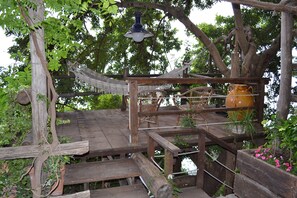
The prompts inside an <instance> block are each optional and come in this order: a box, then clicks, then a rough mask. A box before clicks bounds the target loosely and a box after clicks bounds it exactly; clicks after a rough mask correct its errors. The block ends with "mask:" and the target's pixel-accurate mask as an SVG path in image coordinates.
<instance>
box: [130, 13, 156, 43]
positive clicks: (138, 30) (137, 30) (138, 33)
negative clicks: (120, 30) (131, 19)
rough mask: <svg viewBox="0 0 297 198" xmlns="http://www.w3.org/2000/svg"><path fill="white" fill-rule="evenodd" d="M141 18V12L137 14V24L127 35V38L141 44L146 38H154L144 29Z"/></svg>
mask: <svg viewBox="0 0 297 198" xmlns="http://www.w3.org/2000/svg"><path fill="white" fill-rule="evenodd" d="M140 18H141V12H135V24H134V25H133V26H132V27H131V29H130V30H129V31H128V32H127V33H126V34H125V37H127V38H132V39H133V40H134V41H135V42H141V41H142V40H143V39H144V38H148V37H152V36H153V34H152V33H151V32H149V31H147V30H145V29H144V28H143V26H142V24H141V20H140Z"/></svg>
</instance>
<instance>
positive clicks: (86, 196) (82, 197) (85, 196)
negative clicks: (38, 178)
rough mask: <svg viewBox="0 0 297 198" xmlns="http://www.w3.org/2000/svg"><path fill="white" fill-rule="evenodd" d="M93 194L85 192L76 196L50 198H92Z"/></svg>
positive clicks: (51, 197) (54, 197)
mask: <svg viewBox="0 0 297 198" xmlns="http://www.w3.org/2000/svg"><path fill="white" fill-rule="evenodd" d="M90 197H91V193H90V191H89V190H86V191H83V192H78V193H75V194H70V195H62V196H50V197H49V198H90Z"/></svg>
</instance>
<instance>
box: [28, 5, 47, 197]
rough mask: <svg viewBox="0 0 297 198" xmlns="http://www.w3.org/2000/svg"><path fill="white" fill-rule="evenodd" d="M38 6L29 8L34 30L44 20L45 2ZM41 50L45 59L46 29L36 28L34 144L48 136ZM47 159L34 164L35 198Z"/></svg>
mask: <svg viewBox="0 0 297 198" xmlns="http://www.w3.org/2000/svg"><path fill="white" fill-rule="evenodd" d="M31 1H32V3H34V4H36V6H37V7H36V10H35V9H34V8H29V18H30V21H31V24H29V25H30V26H31V27H32V28H33V27H34V25H36V24H41V22H42V21H43V20H44V10H45V9H44V4H43V3H44V2H43V0H31ZM39 27H40V26H39ZM33 36H36V39H37V44H38V47H37V46H36V45H35V44H36V43H34V41H33ZM37 49H39V50H40V51H41V52H42V54H43V56H44V57H45V48H44V29H43V28H36V29H34V30H33V32H31V34H30V54H31V64H32V85H31V88H32V94H31V95H32V132H33V143H34V144H39V143H40V142H41V140H42V139H43V138H44V137H46V136H47V105H46V104H47V86H46V85H47V83H46V73H45V71H44V68H43V66H42V60H41V58H40V57H38V55H37ZM45 159H46V157H45V156H44V157H41V158H40V157H38V158H37V159H36V160H35V162H34V167H35V174H34V176H35V181H36V184H35V186H32V189H33V197H34V198H35V197H36V198H37V197H40V195H41V169H42V168H41V167H42V164H43V162H44V160H45Z"/></svg>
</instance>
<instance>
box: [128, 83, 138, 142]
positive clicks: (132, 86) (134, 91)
mask: <svg viewBox="0 0 297 198" xmlns="http://www.w3.org/2000/svg"><path fill="white" fill-rule="evenodd" d="M129 96H130V103H129V129H130V131H131V136H130V143H131V144H134V145H137V144H138V114H137V113H138V105H137V98H138V84H137V81H130V82H129Z"/></svg>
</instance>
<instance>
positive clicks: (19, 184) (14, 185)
mask: <svg viewBox="0 0 297 198" xmlns="http://www.w3.org/2000/svg"><path fill="white" fill-rule="evenodd" d="M31 163H32V160H31V159H18V160H0V196H1V197H30V196H31V195H32V192H31V189H30V180H29V177H25V175H26V173H27V170H28V167H29V166H30V165H31Z"/></svg>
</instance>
